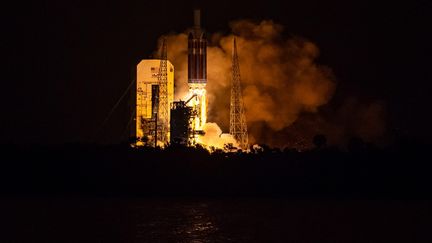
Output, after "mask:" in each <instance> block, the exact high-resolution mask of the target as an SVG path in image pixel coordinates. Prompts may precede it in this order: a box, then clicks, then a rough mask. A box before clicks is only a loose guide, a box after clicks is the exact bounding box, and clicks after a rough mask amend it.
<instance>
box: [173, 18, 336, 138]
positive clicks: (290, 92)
mask: <svg viewBox="0 0 432 243" xmlns="http://www.w3.org/2000/svg"><path fill="white" fill-rule="evenodd" d="M230 27H231V30H232V34H230V35H222V34H220V33H216V34H213V35H211V36H210V38H209V47H208V49H207V63H208V64H207V65H208V66H207V69H208V84H207V93H208V98H207V99H208V120H209V121H210V122H215V123H217V124H219V126H220V127H221V128H222V129H223V130H224V131H228V130H229V102H230V88H231V87H230V82H231V55H232V54H231V53H232V41H233V38H234V36H235V37H236V38H237V49H238V54H239V61H240V73H241V85H242V93H243V101H244V105H245V109H246V120H247V123H248V129H249V141H250V143H251V144H253V143H265V144H269V145H278V146H281V145H282V146H283V145H286V144H283V142H281V141H276V140H283V139H277V138H278V137H280V135H279V136H278V133H281V132H282V133H284V132H283V130H286V129H287V128H288V127H289V126H290V125H291V124H293V122H295V121H296V120H297V119H298V118H299V115H301V114H308V113H316V112H317V111H318V108H319V107H320V106H322V105H324V104H326V103H327V102H328V101H329V99H330V98H331V96H332V95H333V92H334V90H335V82H334V77H333V75H332V72H331V70H330V69H329V68H327V67H325V66H320V65H318V64H316V63H315V62H314V61H315V59H316V58H317V57H318V55H319V50H318V48H317V46H316V45H315V44H314V43H312V42H310V41H308V40H306V39H303V38H300V37H292V38H288V39H284V38H283V37H282V35H281V33H282V30H283V27H282V26H281V25H279V24H276V23H274V22H273V21H271V20H270V21H268V20H265V21H262V22H260V23H254V22H251V21H248V20H240V21H235V22H232V23H231V24H230ZM165 37H166V38H167V42H168V59H169V60H170V61H171V62H172V63H173V64H174V66H175V79H176V80H175V82H176V87H175V89H176V90H175V92H176V97H175V99H177V100H178V99H183V98H184V96H185V95H186V94H187V91H188V86H187V34H185V33H181V34H170V35H167V36H165ZM210 127H212V128H214V127H217V125H216V124H214V125H213V124H212V125H210Z"/></svg>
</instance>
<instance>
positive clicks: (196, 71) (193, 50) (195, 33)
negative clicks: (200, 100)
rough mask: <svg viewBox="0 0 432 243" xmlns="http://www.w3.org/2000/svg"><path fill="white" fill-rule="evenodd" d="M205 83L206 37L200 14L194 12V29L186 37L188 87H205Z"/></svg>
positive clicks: (197, 11) (196, 11)
mask: <svg viewBox="0 0 432 243" xmlns="http://www.w3.org/2000/svg"><path fill="white" fill-rule="evenodd" d="M206 83H207V37H206V35H205V33H204V31H203V30H202V29H201V12H200V10H198V9H196V10H194V27H193V29H192V31H191V32H190V33H189V37H188V84H189V87H191V88H192V87H197V86H201V87H203V86H205V85H206Z"/></svg>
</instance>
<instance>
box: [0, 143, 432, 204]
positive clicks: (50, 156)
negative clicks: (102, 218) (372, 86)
mask: <svg viewBox="0 0 432 243" xmlns="http://www.w3.org/2000/svg"><path fill="white" fill-rule="evenodd" d="M312 142H313V144H314V145H315V148H314V149H311V150H308V151H303V152H298V151H296V150H295V149H289V148H285V149H279V148H270V147H268V146H266V145H260V146H259V147H257V146H255V147H251V152H250V153H245V152H242V151H234V152H225V151H223V150H220V149H213V150H212V151H211V152H209V151H208V150H206V149H204V148H202V147H201V146H196V147H184V146H181V145H178V144H171V145H170V146H168V147H167V148H165V149H161V148H152V147H142V148H139V149H137V148H132V147H131V146H130V145H129V143H124V144H117V145H95V144H78V143H76V144H64V145H56V146H41V145H32V146H30V145H27V146H23V145H13V144H6V145H2V146H1V149H0V151H1V161H2V162H1V163H0V167H1V168H0V192H1V194H3V195H94V196H283V197H294V198H295V197H342V198H345V197H349V198H351V197H354V198H357V197H358V198H388V197H389V198H431V195H432V189H431V188H432V187H431V186H432V179H431V176H430V173H431V171H432V170H431V169H432V166H431V163H430V161H431V160H430V157H431V156H430V152H429V146H427V145H425V144H424V143H419V142H414V141H409V140H405V141H402V140H401V141H399V142H397V143H395V144H393V145H391V146H387V147H386V148H377V147H375V146H373V145H372V144H368V143H365V142H363V141H362V140H361V139H358V138H354V139H351V141H350V142H349V144H348V145H347V146H346V147H347V148H346V149H340V148H337V147H331V146H328V145H327V144H326V138H325V136H324V135H317V136H315V137H314V139H313V141H312Z"/></svg>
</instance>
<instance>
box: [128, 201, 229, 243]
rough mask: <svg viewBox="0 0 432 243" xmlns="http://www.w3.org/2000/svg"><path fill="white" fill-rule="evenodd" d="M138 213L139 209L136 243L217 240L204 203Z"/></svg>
mask: <svg viewBox="0 0 432 243" xmlns="http://www.w3.org/2000/svg"><path fill="white" fill-rule="evenodd" d="M141 209H142V210H139V208H138V218H137V234H136V242H193V243H195V242H196V243H198V242H214V241H215V240H217V232H218V227H217V225H216V224H215V222H214V220H212V218H211V216H210V213H209V211H208V205H207V204H205V203H188V204H180V205H175V206H172V205H171V207H167V206H166V205H159V206H156V207H155V208H154V210H152V212H151V213H149V212H148V209H144V208H141ZM140 217H141V218H140ZM221 240H222V239H221ZM226 240H228V241H229V239H225V241H226Z"/></svg>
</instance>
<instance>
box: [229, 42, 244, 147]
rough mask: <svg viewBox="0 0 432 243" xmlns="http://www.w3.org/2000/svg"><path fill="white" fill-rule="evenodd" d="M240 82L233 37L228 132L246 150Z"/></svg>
mask: <svg viewBox="0 0 432 243" xmlns="http://www.w3.org/2000/svg"><path fill="white" fill-rule="evenodd" d="M240 82H241V79H240V66H239V61H238V55H237V45H236V39H235V38H234V41H233V52H232V79H231V104H230V134H231V135H232V136H233V137H234V138H235V140H236V141H237V143H238V144H239V147H240V148H241V149H244V150H246V149H248V146H249V140H248V132H247V125H246V117H245V112H244V104H243V97H242V93H241V85H240Z"/></svg>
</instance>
